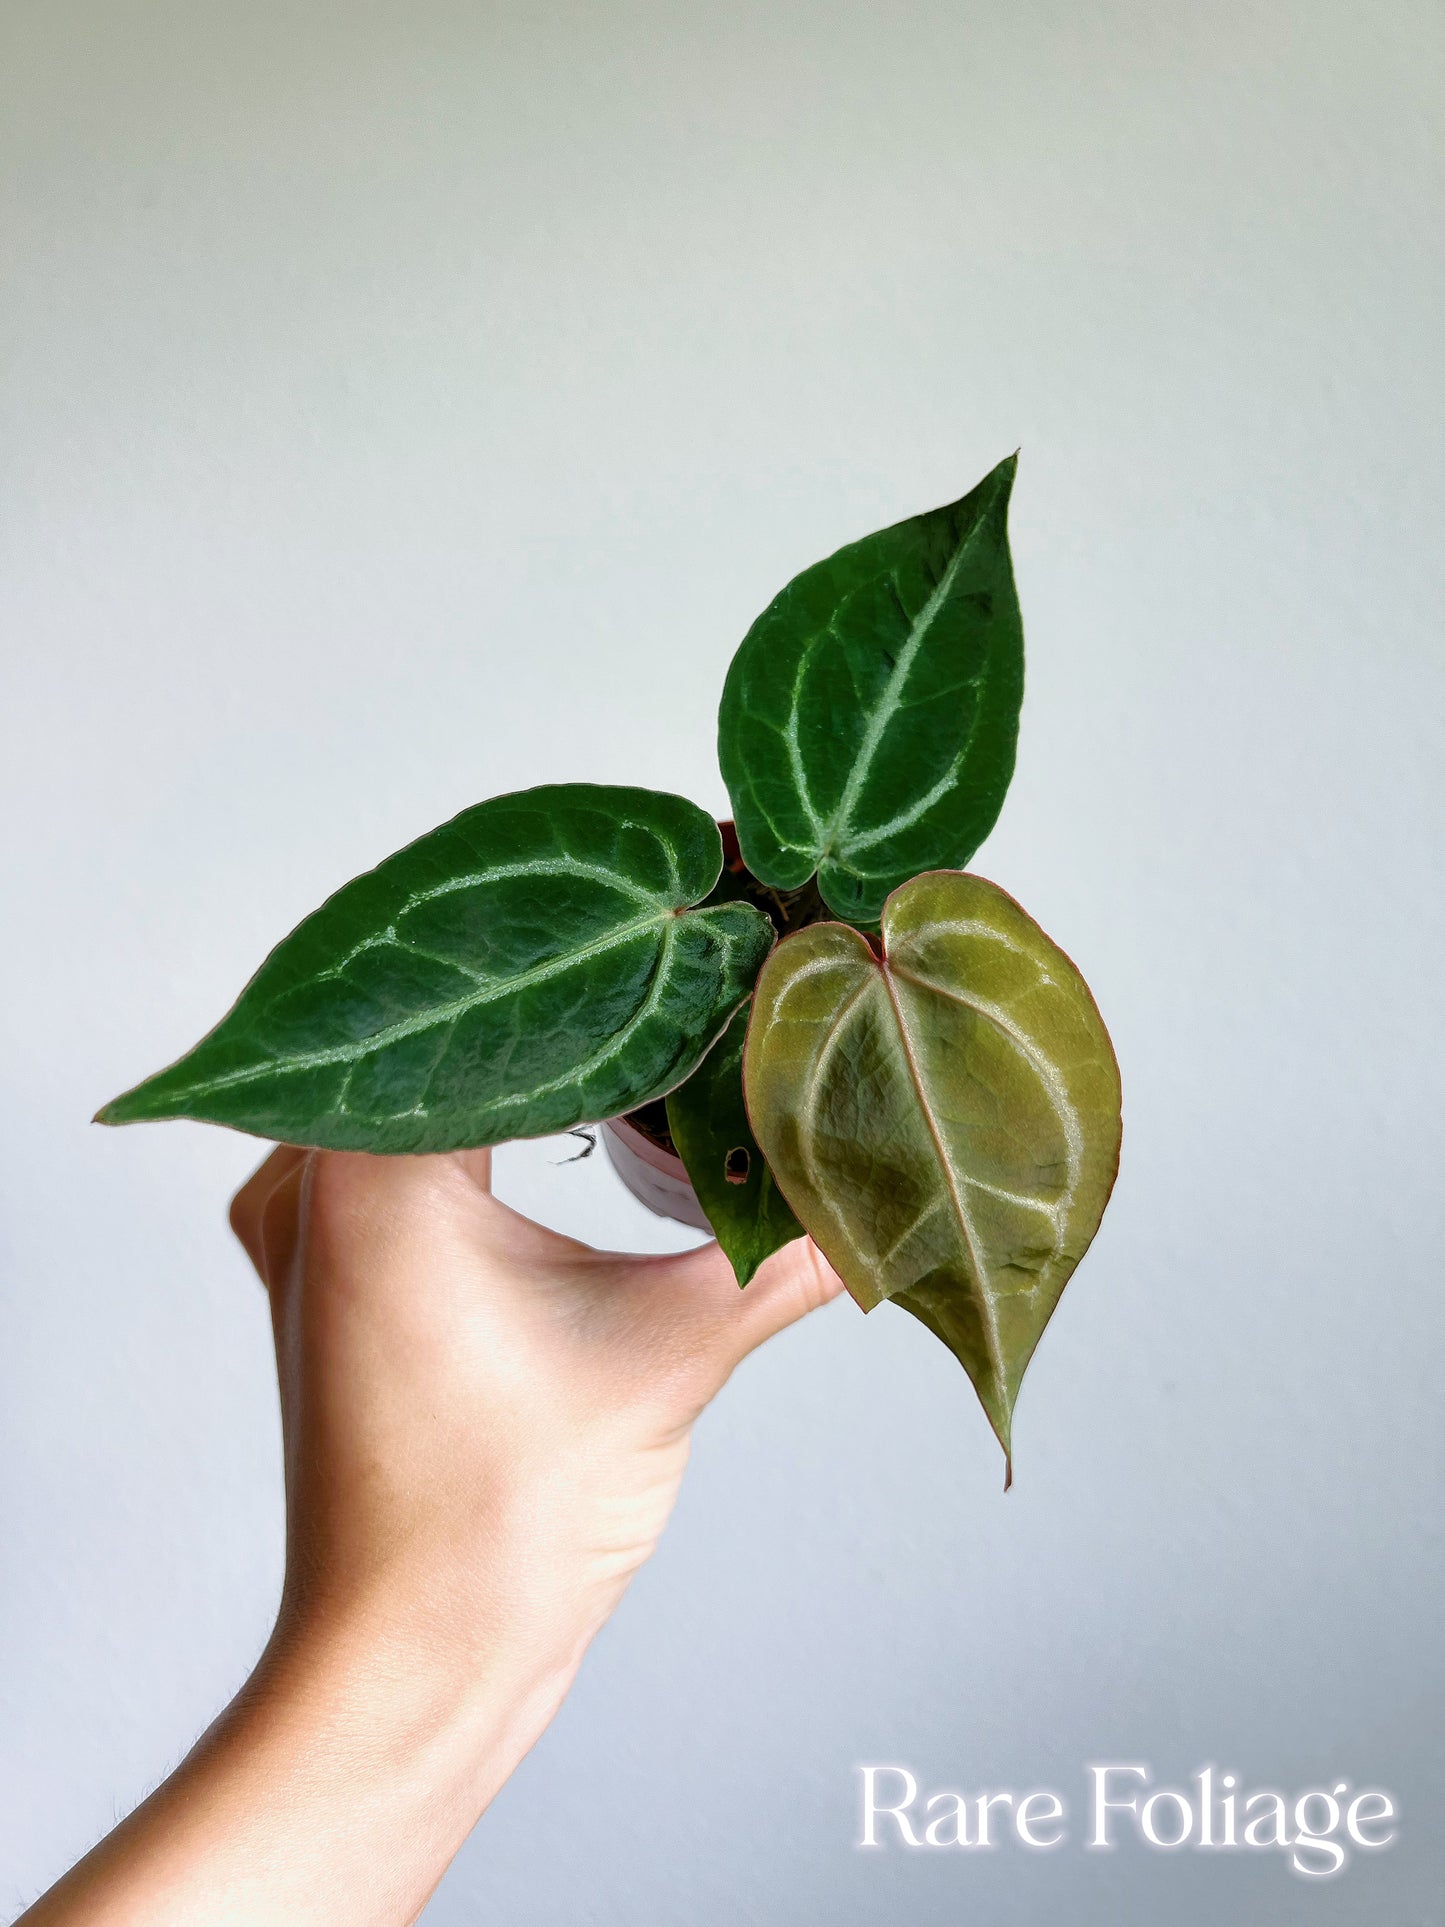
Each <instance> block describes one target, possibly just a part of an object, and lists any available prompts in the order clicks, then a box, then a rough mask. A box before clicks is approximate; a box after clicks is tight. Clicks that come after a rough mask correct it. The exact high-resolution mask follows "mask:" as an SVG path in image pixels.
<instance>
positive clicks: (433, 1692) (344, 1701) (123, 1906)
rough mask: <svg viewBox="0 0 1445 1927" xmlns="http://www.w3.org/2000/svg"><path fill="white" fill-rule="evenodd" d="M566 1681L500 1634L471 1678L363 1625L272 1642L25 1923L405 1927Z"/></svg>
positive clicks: (564, 1668)
mask: <svg viewBox="0 0 1445 1927" xmlns="http://www.w3.org/2000/svg"><path fill="white" fill-rule="evenodd" d="M570 1677H571V1669H570V1666H569V1665H568V1664H567V1663H566V1661H565V1660H558V1659H557V1658H555V1657H551V1658H547V1659H542V1658H539V1656H538V1654H537V1653H536V1652H535V1650H533V1651H527V1650H524V1648H523V1646H522V1643H521V1642H520V1641H519V1640H518V1639H516V1638H514V1637H513V1636H512V1634H511V1633H510V1632H509V1631H508V1630H507V1629H505V1628H499V1629H498V1637H497V1640H496V1643H495V1646H494V1648H493V1649H492V1650H491V1651H490V1652H489V1653H488V1654H487V1657H486V1658H485V1659H484V1660H483V1661H482V1663H481V1664H480V1665H479V1666H477V1667H475V1668H473V1669H469V1676H466V1677H463V1676H461V1674H460V1670H459V1669H458V1668H457V1667H456V1665H455V1663H454V1662H453V1661H452V1660H451V1659H449V1658H441V1657H437V1658H433V1657H432V1656H430V1655H428V1654H427V1653H426V1652H425V1650H424V1649H423V1648H419V1647H418V1645H417V1644H416V1643H415V1642H414V1641H413V1640H411V1639H406V1638H400V1637H397V1636H395V1635H394V1633H393V1632H392V1631H391V1629H389V1628H387V1627H385V1626H378V1625H376V1624H374V1623H373V1624H366V1623H363V1621H362V1620H361V1619H360V1618H358V1619H357V1620H356V1621H355V1622H354V1623H351V1624H348V1625H346V1626H344V1627H342V1626H329V1627H328V1628H326V1629H325V1630H324V1631H321V1630H318V1629H316V1628H315V1627H310V1626H309V1627H308V1628H307V1629H306V1630H304V1631H302V1632H299V1633H295V1634H290V1633H283V1634H279V1635H278V1637H277V1638H276V1639H275V1640H273V1642H272V1645H271V1647H270V1648H269V1649H268V1651H267V1653H266V1655H265V1657H264V1658H263V1660H262V1662H261V1664H260V1665H259V1666H258V1668H257V1670H256V1673H255V1674H254V1675H253V1677H252V1679H251V1680H250V1681H249V1682H248V1683H247V1685H246V1687H245V1688H244V1689H243V1690H242V1692H241V1693H240V1694H239V1695H238V1696H237V1698H236V1699H235V1700H234V1701H233V1702H232V1704H231V1705H230V1706H229V1707H228V1708H227V1709H226V1711H225V1712H224V1713H223V1714H222V1715H221V1717H220V1718H219V1719H218V1720H217V1721H216V1722H215V1724H214V1725H213V1726H212V1727H211V1728H210V1729H209V1731H208V1732H207V1733H206V1734H205V1735H204V1736H203V1738H202V1739H201V1740H200V1742H199V1743H198V1744H197V1746H196V1747H195V1748H194V1750H193V1751H192V1752H191V1753H190V1755H189V1756H188V1757H187V1759H186V1760H185V1761H184V1763H183V1764H182V1765H181V1766H180V1767H179V1768H178V1770H177V1771H176V1772H175V1773H174V1774H173V1775H172V1776H171V1777H170V1779H168V1780H167V1781H166V1782H165V1784H164V1785H163V1786H161V1787H160V1788H159V1789H158V1790H157V1791H156V1792H155V1793H154V1794H152V1796H151V1797H150V1798H149V1799H148V1800H146V1801H145V1802H144V1803H143V1805H141V1806H140V1807H138V1808H137V1809H136V1811H135V1812H134V1813H133V1814H132V1815H131V1816H130V1818H129V1819H128V1820H126V1821H125V1822H124V1823H123V1824H122V1825H121V1826H120V1827H118V1828H117V1829H116V1831H115V1832H114V1833H112V1834H111V1835H109V1837H108V1838H107V1839H105V1840H104V1841H102V1842H101V1844H100V1845H99V1846H98V1847H97V1848H96V1849H95V1850H94V1851H93V1852H92V1853H91V1854H89V1855H88V1856H87V1857H86V1858H85V1859H84V1860H83V1861H81V1863H80V1864H79V1865H78V1866H77V1867H75V1868H74V1869H73V1870H72V1871H71V1872H70V1873H69V1874H68V1875H67V1876H66V1878H65V1879H64V1880H62V1881H61V1882H60V1884H59V1885H58V1886H57V1887H55V1888H53V1889H52V1890H51V1892H50V1893H49V1894H47V1895H46V1896H45V1897H44V1898H43V1899H42V1900H40V1901H39V1902H37V1904H36V1905H35V1906H34V1907H33V1908H32V1909H31V1910H30V1911H29V1912H28V1913H27V1914H26V1915H25V1916H24V1917H23V1927H183V1924H184V1927H198V1923H201V1922H204V1923H206V1927H272V1923H275V1924H276V1927H282V1923H285V1927H299V1924H300V1923H305V1927H332V1923H333V1922H334V1923H336V1927H404V1923H408V1922H411V1921H413V1920H415V1918H416V1917H417V1915H418V1914H419V1913H420V1912H421V1910H422V1908H423V1906H424V1905H425V1904H426V1900H427V1898H428V1896H429V1895H430V1893H431V1892H432V1890H433V1888H434V1887H435V1886H436V1884H437V1882H438V1880H439V1879H440V1878H441V1875H442V1873H443V1872H444V1871H445V1869H446V1866H447V1864H448V1862H449V1861H450V1860H451V1858H452V1856H453V1855H454V1854H455V1853H456V1851H457V1849H458V1847H459V1846H460V1845H461V1843H462V1841H463V1840H464V1839H465V1837H466V1835H467V1833H468V1831H469V1830H470V1828H471V1827H472V1826H473V1825H474V1824H475V1822H476V1820H477V1818H478V1817H479V1815H480V1814H481V1813H482V1811H483V1810H484V1808H485V1807H486V1806H487V1804H488V1803H489V1802H490V1800H491V1799H492V1797H493V1796H494V1794H495V1793H496V1792H497V1790H498V1789H499V1788H500V1787H501V1785H502V1784H503V1782H504V1781H505V1780H506V1779H507V1777H508V1775H509V1774H510V1773H511V1772H512V1771H513V1769H514V1768H515V1767H516V1765H517V1763H518V1761H519V1760H520V1759H521V1758H522V1756H523V1754H525V1753H526V1751H527V1750H528V1748H529V1747H530V1746H531V1745H532V1743H533V1741H534V1740H535V1739H536V1738H537V1736H538V1734H539V1733H540V1732H541V1731H542V1729H543V1728H544V1727H545V1726H546V1724H547V1722H548V1720H549V1719H550V1718H551V1716H552V1714H553V1712H554V1711H555V1710H556V1707H557V1704H558V1702H559V1701H560V1699H561V1697H562V1694H563V1693H564V1692H565V1691H566V1688H567V1685H568V1683H569V1681H570Z"/></svg>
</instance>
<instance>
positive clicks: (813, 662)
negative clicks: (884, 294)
mask: <svg viewBox="0 0 1445 1927" xmlns="http://www.w3.org/2000/svg"><path fill="white" fill-rule="evenodd" d="M1014 465H1015V458H1014V457H1012V456H1011V457H1010V458H1009V459H1008V460H1007V461H1005V462H1001V463H1000V464H999V466H998V467H997V468H996V469H994V470H993V472H992V474H990V475H988V476H987V477H986V478H985V479H984V480H983V481H982V482H980V483H979V485H978V487H977V488H976V489H974V490H973V491H972V493H970V494H968V495H965V496H964V497H963V499H962V500H961V501H958V502H954V503H951V504H950V505H949V506H948V507H947V508H940V509H934V510H932V511H931V512H930V513H928V514H926V515H916V516H914V517H913V518H912V520H911V521H907V522H899V523H896V524H895V525H894V526H893V527H892V528H887V529H882V530H880V531H879V532H878V533H877V534H876V535H869V536H865V537H864V538H863V540H862V541H861V542H854V543H851V544H850V545H849V546H848V547H847V548H844V549H840V550H839V551H838V552H837V554H836V555H832V556H829V557H828V559H827V560H826V561H824V562H819V563H817V564H816V565H815V566H814V567H813V568H811V569H806V570H804V572H803V573H802V574H801V575H799V576H796V577H794V579H793V580H792V581H791V582H790V583H789V584H788V586H787V587H786V588H785V589H784V590H783V592H782V594H781V595H779V596H778V597H777V598H776V600H775V601H774V602H772V603H771V604H770V605H769V607H768V608H767V609H766V610H765V611H764V612H763V614H762V615H761V616H759V618H758V620H757V621H756V622H755V623H754V624H753V626H752V628H751V629H750V630H749V631H748V634H747V635H746V637H745V638H744V639H743V642H742V645H741V647H740V648H739V649H738V652H737V654H736V656H735V657H734V658H733V663H732V667H731V669H730V670H729V672H728V678H727V683H726V686H725V688H724V690H723V699H722V708H721V712H720V714H719V719H718V759H719V761H720V763H721V765H722V772H723V776H724V778H725V780H726V782H727V786H728V791H729V794H730V795H731V797H732V801H733V815H734V817H735V819H736V821H737V827H738V836H739V839H740V841H741V844H742V852H743V855H744V857H745V858H746V860H747V864H748V868H749V869H750V870H751V871H752V872H753V874H754V875H755V876H757V877H759V878H761V879H762V881H763V882H764V883H768V884H771V885H773V886H774V887H775V888H779V889H796V888H798V886H799V885H801V884H803V883H805V882H806V881H807V879H808V878H809V877H810V876H811V875H812V874H813V872H814V871H815V870H816V871H817V873H818V886H819V889H820V890H821V892H822V895H823V898H824V901H825V902H826V903H827V905H828V907H829V908H830V909H831V910H832V911H833V912H834V913H835V915H837V916H840V917H844V918H846V919H847V920H848V921H850V922H852V923H865V924H871V923H875V922H876V921H877V918H878V914H879V911H880V910H881V909H882V907H883V900H884V898H885V897H886V896H887V895H888V892H889V891H890V890H892V889H895V888H896V887H897V886H898V885H899V884H901V883H903V882H905V881H906V880H907V879H908V878H909V877H911V876H916V875H917V874H918V872H919V871H920V870H929V869H936V868H940V867H943V866H948V867H950V868H953V867H958V868H961V867H962V866H963V865H964V864H965V863H967V862H968V860H969V858H970V857H971V856H972V855H973V853H974V851H975V850H976V849H977V848H978V846H979V844H980V843H982V841H983V839H984V838H985V837H986V836H987V835H988V833H989V831H990V830H991V829H992V828H993V825H994V822H995V820H996V818H997V816H998V813H999V809H1000V807H1001V806H1002V803H1003V799H1004V792H1005V791H1006V790H1007V789H1008V785H1009V778H1010V777H1011V776H1012V774H1013V766H1014V746H1015V743H1016V740H1017V737H1018V719H1019V705H1020V703H1021V702H1022V700H1023V673H1024V656H1023V624H1022V621H1021V619H1020V616H1019V605H1018V596H1017V594H1016V592H1015V589H1014V580H1013V569H1012V565H1011V563H1010V560H1009V549H1008V529H1007V516H1008V502H1009V493H1010V491H1011V489H1012V487H1013V478H1014Z"/></svg>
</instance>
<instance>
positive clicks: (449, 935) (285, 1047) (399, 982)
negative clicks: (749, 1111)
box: [100, 783, 773, 1151]
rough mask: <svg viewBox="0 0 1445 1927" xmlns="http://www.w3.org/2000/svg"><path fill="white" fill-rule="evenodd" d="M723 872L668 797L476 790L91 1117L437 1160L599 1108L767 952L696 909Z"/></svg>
mask: <svg viewBox="0 0 1445 1927" xmlns="http://www.w3.org/2000/svg"><path fill="white" fill-rule="evenodd" d="M721 865H722V843H721V839H720V837H719V835H718V829H717V825H716V824H715V823H714V822H713V821H712V819H711V818H710V817H709V816H708V815H707V813H706V812H705V811H703V810H700V809H698V808H697V807H696V805H694V804H692V803H689V802H686V801H684V799H683V798H681V797H678V796H667V795H662V794H659V793H658V792H655V791H652V790H643V789H624V788H608V787H601V786H595V785H592V784H586V783H575V784H558V785H553V786H549V787H545V788H540V789H534V790H526V791H522V792H520V793H518V794H516V795H512V796H500V797H496V798H494V799H493V800H492V801H491V802H488V803H481V804H479V805H478V806H477V807H476V808H475V809H470V810H466V811H464V812H463V813H462V815H460V816H458V817H456V818H454V819H453V820H452V821H451V822H450V823H446V824H444V825H443V826H442V827H441V828H440V829H437V830H433V831H432V832H431V833H430V835H427V836H424V837H421V838H420V839H419V840H418V841H417V842H415V843H412V844H409V845H408V846H407V848H406V849H404V850H401V851H398V853H397V854H396V855H395V856H392V857H389V858H388V859H387V860H386V862H384V863H382V864H381V865H380V866H379V867H378V868H377V869H375V870H372V871H369V872H368V873H367V874H366V875H365V876H361V877H357V878H356V879H355V880H354V881H353V882H351V883H348V884H347V885H346V886H345V888H344V889H342V890H340V891H338V892H337V894H336V895H335V896H333V897H331V898H330V899H329V900H328V901H327V902H326V903H325V904H323V905H322V907H321V908H320V909H319V910H317V911H316V912H315V913H314V914H313V915H312V916H310V917H308V918H307V919H306V920H305V922H304V923H302V924H300V925H299V926H298V928H297V929H296V930H294V931H293V932H292V934H291V935H290V936H289V937H287V938H286V939H285V941H284V942H282V943H281V944H280V945H279V946H278V947H277V948H276V949H275V950H274V951H272V953H271V955H270V956H269V957H268V958H267V960H266V962H265V963H264V964H263V965H262V966H261V969H260V970H259V971H258V972H257V974H256V976H255V977H253V978H252V980H251V982H250V983H249V984H248V985H247V986H246V988H245V990H244V991H243V992H242V993H241V997H240V999H239V1001H238V1002H237V1004H236V1005H235V1007H234V1009H233V1010H232V1011H231V1012H230V1014H229V1015H228V1016H227V1017H225V1018H224V1019H223V1020H222V1021H221V1023H220V1024H219V1025H218V1026H217V1027H216V1029H215V1030H213V1031H212V1032H211V1033H210V1034H209V1036H207V1037H206V1038H204V1039H203V1040H202V1041H201V1042H200V1043H199V1044H198V1045H197V1046H196V1047H195V1049H194V1050H192V1051H191V1052H190V1053H189V1055H187V1056H186V1057H183V1058H182V1059H181V1060H180V1062H179V1063H177V1064H174V1065H172V1066H171V1067H170V1069H169V1070H165V1071H162V1072H160V1074H159V1075H158V1076H156V1077H153V1078H151V1079H149V1080H148V1081H147V1082H146V1083H144V1084H141V1085H139V1086H138V1087H137V1088H136V1089H135V1090H132V1091H129V1092H127V1093H126V1094H125V1095H124V1096H123V1097H119V1098H117V1099H116V1100H115V1101H114V1102H113V1103H111V1104H109V1105H107V1106H106V1108H105V1109H104V1110H103V1111H102V1112H101V1114H100V1116H101V1121H102V1122H104V1123H108V1124H125V1123H131V1122H134V1121H137V1120H140V1119H147V1118H161V1117H194V1118H204V1119H207V1120H210V1121H211V1122H214V1123H217V1124H229V1125H233V1126H235V1127H236V1128H237V1129H239V1130H243V1131H252V1132H255V1133H257V1134H258V1135H259V1136H262V1137H272V1138H279V1139H281V1140H283V1141H285V1142H288V1143H293V1144H307V1145H320V1146H325V1147H330V1148H333V1149H342V1150H368V1151H443V1150H454V1149H458V1148H461V1147H463V1146H468V1145H480V1144H495V1143H499V1142H501V1141H502V1140H504V1139H507V1138H518V1137H537V1136H541V1135H543V1134H544V1133H547V1132H551V1131H561V1130H566V1129H568V1128H569V1127H570V1126H572V1125H574V1124H579V1123H588V1122H594V1121H596V1120H598V1119H600V1118H607V1117H612V1116H615V1115H616V1114H617V1113H618V1112H620V1111H626V1110H628V1109H630V1108H631V1107H632V1106H634V1105H636V1104H640V1103H644V1102H646V1101H647V1100H649V1099H651V1098H655V1097H660V1096H661V1095H662V1094H663V1093H665V1092H666V1091H669V1090H671V1089H672V1088H673V1086H674V1085H676V1084H678V1083H680V1082H681V1081H682V1080H683V1079H684V1078H685V1077H687V1076H688V1074H689V1073H690V1072H691V1071H692V1070H693V1069H694V1067H695V1066H696V1065H697V1063H698V1062H699V1060H700V1059H701V1057H702V1056H703V1054H704V1053H705V1051H706V1050H707V1049H708V1047H709V1045H710V1044H711V1043H712V1041H713V1039H714V1038H716V1037H717V1036H718V1035H719V1034H720V1033H721V1031H722V1030H723V1029H724V1027H725V1026H726V1024H727V1021H728V1019H729V1017H730V1016H731V1015H732V1013H733V1011H734V1010H735V1009H736V1008H737V1006H738V1004H739V1003H740V1002H741V1001H742V1000H743V999H744V998H745V997H746V996H747V994H748V992H749V990H750V989H751V988H752V984H753V980H754V978H755V976H756V974H757V969H758V966H759V964H760V963H761V962H762V960H763V958H764V957H765V956H766V955H767V952H768V949H769V947H770V945H771V944H772V941H773V931H772V928H771V926H770V924H769V922H768V920H767V918H766V917H765V916H763V915H762V913H761V912H760V911H758V910H754V909H752V908H750V907H749V906H748V905H746V904H741V903H728V904H719V905H717V906H715V907H713V908H708V909H693V908H691V907H690V906H692V905H695V904H697V903H699V902H700V901H701V899H702V898H704V897H705V896H706V895H707V893H708V892H709V890H711V889H712V887H713V885H714V883H715V882H716V881H717V877H718V872H719V870H720V868H721Z"/></svg>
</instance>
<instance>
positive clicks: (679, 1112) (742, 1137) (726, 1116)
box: [667, 1005, 803, 1285]
mask: <svg viewBox="0 0 1445 1927" xmlns="http://www.w3.org/2000/svg"><path fill="white" fill-rule="evenodd" d="M747 1028H748V1012H747V1007H746V1005H745V1006H744V1007H743V1009H741V1010H740V1011H739V1012H738V1013H737V1015H736V1016H735V1017H734V1018H733V1020H732V1022H731V1023H730V1024H729V1025H728V1027H727V1029H726V1030H725V1031H724V1032H723V1034H722V1036H721V1037H720V1038H719V1039H718V1041H717V1042H716V1043H715V1044H714V1045H713V1047H712V1049H711V1050H710V1051H709V1052H708V1054H707V1056H706V1057H705V1058H704V1059H703V1061H702V1062H701V1064H699V1065H698V1067H697V1069H696V1070H695V1071H694V1072H693V1074H692V1076H691V1077H690V1078H689V1079H688V1080H687V1082H686V1083H685V1084H680V1085H679V1086H678V1087H677V1089H676V1090H675V1091H674V1092H673V1093H672V1095H671V1096H670V1097H669V1098H668V1100H667V1122H668V1128H669V1129H670V1130H671V1132H672V1141H673V1143H674V1144H675V1145H676V1146H677V1154H678V1156H679V1157H680V1158H681V1159H682V1161H683V1163H684V1164H685V1165H686V1166H687V1175H688V1176H689V1177H690V1178H691V1179H692V1188H693V1190H694V1191H696V1193H697V1196H698V1202H699V1204H701V1206H702V1208H703V1210H704V1211H705V1212H706V1213H707V1218H708V1223H709V1224H710V1225H711V1226H712V1228H713V1230H714V1232H715V1233H716V1234H717V1241H718V1243H719V1244H720V1245H721V1246H722V1248H723V1250H724V1251H725V1252H726V1253H727V1255H728V1258H729V1259H730V1260H731V1262H732V1268H733V1270H734V1271H735V1272H736V1273H737V1278H738V1283H739V1284H740V1285H745V1284H747V1282H748V1280H749V1279H750V1278H751V1277H752V1275H753V1273H754V1272H755V1271H756V1270H757V1268H758V1266H759V1265H760V1264H761V1263H762V1262H763V1260H764V1258H768V1257H771V1255H772V1254H773V1252H775V1251H777V1250H779V1249H780V1248H781V1247H782V1246H783V1245H785V1244H790V1243H791V1242H792V1240H793V1239H794V1238H801V1237H802V1235H803V1227H802V1226H801V1225H800V1224H799V1223H798V1220H797V1219H796V1218H795V1217H794V1216H793V1214H792V1212H791V1211H790V1210H789V1209H788V1201H787V1199H786V1198H785V1197H784V1196H783V1194H782V1192H781V1191H779V1189H778V1187H777V1184H776V1183H775V1181H774V1179H773V1174H772V1172H771V1171H770V1170H769V1169H768V1163H767V1159H766V1158H765V1157H764V1156H763V1154H762V1152H761V1151H760V1150H759V1149H758V1141H757V1139H756V1138H755V1137H754V1136H753V1132H752V1126H751V1125H750V1124H749V1123H748V1113H747V1108H746V1106H745V1105H744V1103H743V1038H744V1037H745V1036H746V1035H747Z"/></svg>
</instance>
